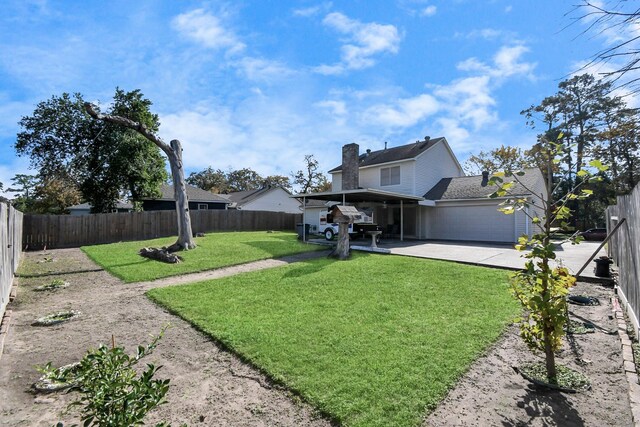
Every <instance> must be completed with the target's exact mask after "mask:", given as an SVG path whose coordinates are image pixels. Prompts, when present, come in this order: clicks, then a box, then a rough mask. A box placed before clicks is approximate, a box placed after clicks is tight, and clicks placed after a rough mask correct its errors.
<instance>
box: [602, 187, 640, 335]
mask: <svg viewBox="0 0 640 427" xmlns="http://www.w3.org/2000/svg"><path fill="white" fill-rule="evenodd" d="M623 219H626V221H625V222H624V224H622V225H621V226H620V228H619V229H618V230H617V231H616V232H615V233H614V234H613V236H611V239H610V240H609V246H608V249H607V251H608V253H609V256H610V257H611V258H613V259H614V261H615V262H616V264H617V266H618V283H617V286H618V295H619V296H620V299H621V300H622V303H623V304H624V306H625V311H626V312H627V315H628V316H629V319H630V320H631V323H632V324H633V327H634V329H635V332H636V336H638V319H639V318H640V282H639V279H640V253H639V252H640V250H639V249H640V185H637V186H636V187H635V188H634V189H633V191H632V192H631V194H628V195H626V196H618V198H617V202H616V204H615V205H613V206H609V207H608V208H607V230H609V231H611V230H613V228H614V227H615V226H616V225H617V224H618V223H620V222H622V220H623Z"/></svg>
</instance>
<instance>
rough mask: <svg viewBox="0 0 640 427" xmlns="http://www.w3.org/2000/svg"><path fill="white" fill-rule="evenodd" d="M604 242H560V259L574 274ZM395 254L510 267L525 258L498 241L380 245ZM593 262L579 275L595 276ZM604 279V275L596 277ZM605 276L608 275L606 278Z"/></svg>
mask: <svg viewBox="0 0 640 427" xmlns="http://www.w3.org/2000/svg"><path fill="white" fill-rule="evenodd" d="M600 243H601V242H582V243H580V244H579V245H572V244H571V243H569V242H568V243H564V244H562V245H559V247H558V250H557V252H556V254H557V256H558V260H557V261H559V262H561V263H562V265H564V266H565V267H567V268H568V269H569V271H570V272H571V273H572V274H575V273H577V272H578V270H580V268H581V267H582V266H583V265H584V263H585V262H587V260H588V259H589V257H590V256H591V255H592V254H593V252H594V251H595V250H596V249H597V248H598V246H599V245H600ZM379 246H380V247H381V248H386V249H389V250H390V251H391V253H392V254H395V255H406V256H413V257H418V258H431V259H439V260H446V261H456V262H463V263H465V264H475V265H483V266H488V267H500V268H507V269H513V270H516V269H521V268H522V267H523V266H524V262H525V259H524V258H523V257H522V255H523V254H524V252H518V251H516V250H515V249H514V248H513V245H499V244H490V243H473V242H469V243H462V242H443V241H427V242H425V241H415V240H414V241H407V240H405V241H404V242H401V241H396V240H386V241H383V242H382V243H381V244H380V245H379ZM606 255H607V253H606V251H605V250H604V249H601V250H600V251H599V252H598V254H597V255H596V258H597V257H600V256H606ZM589 264H590V265H589V266H587V268H586V269H585V270H584V271H583V272H582V273H581V274H580V278H582V279H585V280H589V279H591V280H593V279H596V276H595V274H594V271H595V263H594V262H593V261H591V262H590V263H589ZM597 279H598V280H602V278H599V277H598V278H597ZM605 280H606V279H605Z"/></svg>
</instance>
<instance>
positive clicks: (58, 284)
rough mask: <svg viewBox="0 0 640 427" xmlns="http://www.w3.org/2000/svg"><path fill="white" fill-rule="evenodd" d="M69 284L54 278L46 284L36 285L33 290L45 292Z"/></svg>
mask: <svg viewBox="0 0 640 427" xmlns="http://www.w3.org/2000/svg"><path fill="white" fill-rule="evenodd" d="M67 286H69V283H68V282H65V281H64V280H62V279H55V280H53V281H52V282H51V283H47V284H46V285H42V286H38V287H37V288H34V289H33V290H34V291H36V292H46V291H57V290H58V289H62V288H66V287H67Z"/></svg>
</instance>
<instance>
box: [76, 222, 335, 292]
mask: <svg viewBox="0 0 640 427" xmlns="http://www.w3.org/2000/svg"><path fill="white" fill-rule="evenodd" d="M175 241H176V238H175V237H167V238H162V239H155V240H144V241H136V242H121V243H112V244H109V245H95V246H83V247H82V250H83V251H84V252H85V253H86V254H87V255H88V256H89V257H90V258H91V259H92V260H94V261H95V262H96V263H98V264H99V265H100V266H102V267H103V268H104V269H105V270H107V271H108V272H109V273H111V274H113V275H114V276H116V277H119V278H120V279H122V280H124V281H125V282H139V281H144V280H153V279H159V278H161V277H169V276H176V275H178V274H185V273H194V272H197V271H205V270H212V269H214V268H221V267H227V266H230V265H237V264H243V263H246V262H251V261H257V260H261V259H267V258H278V257H282V256H286V255H292V254H295V253H299V252H307V251H315V250H319V249H326V248H324V247H321V246H317V245H309V244H305V243H302V242H300V241H298V240H297V235H296V234H295V233H289V232H272V233H267V232H266V231H245V232H230V233H208V234H206V235H205V237H198V238H196V244H197V245H198V247H197V248H196V249H193V250H190V251H183V252H180V253H179V255H180V256H181V257H182V258H184V261H183V262H181V263H178V264H165V263H162V262H159V261H153V260H150V259H147V258H143V257H141V256H140V255H138V251H139V250H140V249H142V248H143V247H162V246H169V245H171V244H172V243H174V242H175Z"/></svg>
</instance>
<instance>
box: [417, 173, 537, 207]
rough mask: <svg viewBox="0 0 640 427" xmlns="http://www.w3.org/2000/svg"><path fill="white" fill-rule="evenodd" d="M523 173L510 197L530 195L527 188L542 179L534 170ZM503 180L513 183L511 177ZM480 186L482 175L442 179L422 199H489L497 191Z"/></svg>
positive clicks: (488, 186) (491, 187) (493, 187)
mask: <svg viewBox="0 0 640 427" xmlns="http://www.w3.org/2000/svg"><path fill="white" fill-rule="evenodd" d="M525 172H527V173H525V174H524V175H523V176H521V177H518V179H519V180H520V181H521V182H522V184H520V183H517V182H516V184H515V185H514V186H513V187H512V189H511V190H510V193H511V194H512V195H514V196H526V195H530V194H531V191H529V190H527V188H535V187H536V183H537V181H538V180H540V179H542V174H541V173H540V171H539V170H537V169H535V168H532V169H526V170H525ZM536 172H537V173H536ZM504 180H505V182H512V181H514V179H513V177H507V178H504ZM482 184H483V183H482V175H475V176H460V177H455V178H442V179H441V180H440V181H438V183H437V184H436V185H434V186H433V187H432V188H431V189H430V190H429V191H428V192H427V193H426V194H425V195H424V198H425V199H427V200H461V199H482V198H487V197H489V195H490V194H492V193H493V192H495V191H496V190H497V187H496V186H493V185H486V184H485V185H482ZM525 187H526V188H525Z"/></svg>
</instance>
